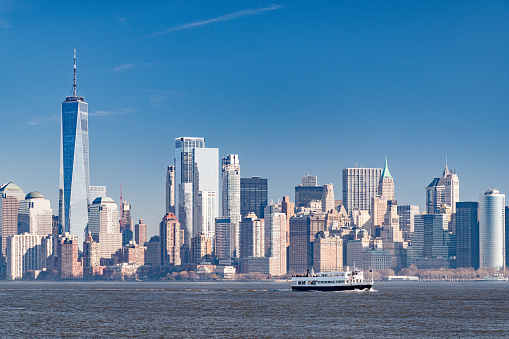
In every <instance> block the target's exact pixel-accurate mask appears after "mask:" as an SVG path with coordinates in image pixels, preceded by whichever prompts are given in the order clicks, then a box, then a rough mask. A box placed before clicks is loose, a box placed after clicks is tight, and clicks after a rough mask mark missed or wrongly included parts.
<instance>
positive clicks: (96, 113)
mask: <svg viewBox="0 0 509 339" xmlns="http://www.w3.org/2000/svg"><path fill="white" fill-rule="evenodd" d="M133 110H134V109H132V108H124V109H121V110H118V111H106V110H97V111H93V112H90V113H88V115H89V116H91V117H108V116H115V115H125V114H127V113H129V112H132V111H133Z"/></svg>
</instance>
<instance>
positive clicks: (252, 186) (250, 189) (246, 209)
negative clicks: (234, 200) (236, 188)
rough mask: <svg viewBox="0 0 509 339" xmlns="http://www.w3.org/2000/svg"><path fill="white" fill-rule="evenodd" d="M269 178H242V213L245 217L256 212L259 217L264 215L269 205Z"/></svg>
mask: <svg viewBox="0 0 509 339" xmlns="http://www.w3.org/2000/svg"><path fill="white" fill-rule="evenodd" d="M267 196H268V180H267V179H263V178H260V177H251V178H240V214H241V217H242V218H243V217H245V216H246V215H248V214H249V213H251V212H252V213H255V214H256V216H257V217H259V218H263V217H264V214H263V213H264V209H265V207H266V206H267V203H268V201H267Z"/></svg>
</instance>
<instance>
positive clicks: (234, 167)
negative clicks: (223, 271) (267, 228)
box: [216, 154, 241, 258]
mask: <svg viewBox="0 0 509 339" xmlns="http://www.w3.org/2000/svg"><path fill="white" fill-rule="evenodd" d="M222 165H223V167H222V170H223V183H222V187H223V213H222V216H223V218H224V217H229V218H230V222H229V223H230V230H229V231H228V233H229V234H230V237H231V239H230V241H229V243H231V244H232V245H231V250H230V255H229V256H231V257H237V258H238V257H239V255H240V247H239V234H240V233H239V230H240V220H241V212H240V162H239V156H238V155H237V154H229V155H227V156H226V157H225V158H223V160H222ZM216 232H217V230H216ZM223 234H224V231H223ZM229 246H230V245H228V247H229ZM223 248H224V247H223Z"/></svg>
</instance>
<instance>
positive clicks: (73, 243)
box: [57, 233, 83, 279]
mask: <svg viewBox="0 0 509 339" xmlns="http://www.w3.org/2000/svg"><path fill="white" fill-rule="evenodd" d="M78 247H79V246H78V237H77V236H74V235H70V234H69V233H64V234H62V235H60V236H59V238H58V241H57V258H58V263H59V264H58V268H59V270H60V279H81V278H83V266H82V264H81V262H80V261H78Z"/></svg>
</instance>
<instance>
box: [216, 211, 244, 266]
mask: <svg viewBox="0 0 509 339" xmlns="http://www.w3.org/2000/svg"><path fill="white" fill-rule="evenodd" d="M239 225H240V223H239ZM231 231H232V227H231V218H230V217H223V218H217V219H216V234H215V246H214V253H215V255H216V258H233V257H234V254H235V244H234V237H233V236H232V235H231ZM237 253H238V255H240V252H237Z"/></svg>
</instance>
